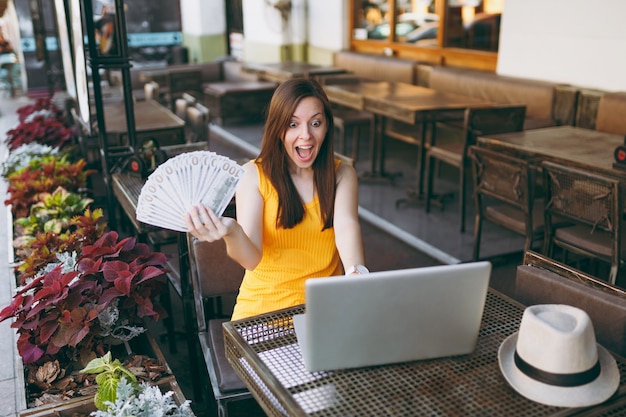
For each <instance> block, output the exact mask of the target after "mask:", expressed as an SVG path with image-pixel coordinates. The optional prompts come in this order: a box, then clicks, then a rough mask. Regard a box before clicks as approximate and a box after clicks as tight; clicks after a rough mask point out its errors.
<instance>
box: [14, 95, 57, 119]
mask: <svg viewBox="0 0 626 417" xmlns="http://www.w3.org/2000/svg"><path fill="white" fill-rule="evenodd" d="M41 111H47V112H49V113H50V114H51V115H52V116H54V117H56V118H58V119H63V111H62V110H61V109H60V108H59V107H58V106H57V105H56V104H54V102H53V101H52V97H41V98H38V99H37V100H35V102H34V103H33V104H27V105H25V106H22V107H20V108H18V109H17V114H18V117H19V120H20V122H23V121H24V120H25V119H26V118H27V117H28V116H30V115H31V114H33V113H39V112H41Z"/></svg>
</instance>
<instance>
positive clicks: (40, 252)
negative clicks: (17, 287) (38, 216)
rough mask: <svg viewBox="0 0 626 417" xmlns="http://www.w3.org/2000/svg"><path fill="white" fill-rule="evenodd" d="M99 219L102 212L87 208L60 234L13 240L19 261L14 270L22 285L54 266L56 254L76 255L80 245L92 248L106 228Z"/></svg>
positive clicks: (29, 236) (37, 235) (49, 233)
mask: <svg viewBox="0 0 626 417" xmlns="http://www.w3.org/2000/svg"><path fill="white" fill-rule="evenodd" d="M102 218H103V212H102V209H95V210H93V211H92V210H90V209H87V210H85V211H84V212H83V213H82V214H81V215H77V216H74V217H73V218H72V219H70V221H69V223H68V227H67V230H64V231H63V232H62V233H54V232H45V233H36V234H35V235H22V236H21V237H19V238H17V239H15V240H14V242H13V246H14V248H15V250H16V255H17V256H18V257H19V258H20V259H22V261H21V262H20V263H19V264H18V265H17V266H16V267H15V272H16V275H18V277H19V281H20V282H21V285H25V284H26V283H27V281H28V280H29V279H32V278H33V277H34V276H35V275H37V274H38V273H41V272H42V270H43V268H44V267H46V265H50V264H51V263H54V262H55V261H56V260H57V258H58V256H59V254H63V253H74V252H79V251H80V249H81V248H82V247H83V246H85V245H93V243H94V242H95V241H96V240H98V239H99V238H100V237H101V236H102V234H103V233H104V230H105V229H106V222H104V221H102ZM43 272H45V271H43Z"/></svg>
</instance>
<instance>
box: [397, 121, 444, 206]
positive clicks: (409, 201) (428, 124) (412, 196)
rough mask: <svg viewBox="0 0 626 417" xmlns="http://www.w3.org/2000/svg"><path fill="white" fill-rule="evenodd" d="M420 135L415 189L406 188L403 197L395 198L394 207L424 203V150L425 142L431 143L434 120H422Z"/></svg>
mask: <svg viewBox="0 0 626 417" xmlns="http://www.w3.org/2000/svg"><path fill="white" fill-rule="evenodd" d="M421 129H422V131H421V137H420V139H421V140H420V144H419V151H418V152H419V156H418V161H417V167H416V169H417V183H416V188H415V189H409V190H407V196H406V197H405V198H401V199H399V200H396V207H399V206H400V205H404V204H406V205H408V206H420V205H422V204H423V203H424V173H425V171H426V167H425V165H426V150H427V148H428V147H427V144H430V143H432V141H433V139H434V135H435V125H434V122H432V121H429V120H424V121H423V122H422V126H421ZM429 130H430V136H429V135H428V131H429Z"/></svg>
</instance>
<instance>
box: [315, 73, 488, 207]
mask: <svg viewBox="0 0 626 417" xmlns="http://www.w3.org/2000/svg"><path fill="white" fill-rule="evenodd" d="M324 90H325V91H326V94H327V95H328V98H329V100H330V101H331V102H333V103H335V104H339V105H342V106H346V107H349V108H353V109H357V110H365V111H369V112H371V113H373V114H374V115H375V116H376V134H375V135H374V143H373V144H370V157H371V164H372V169H371V172H370V173H368V174H367V176H369V177H375V178H376V177H378V178H380V177H382V178H385V177H388V176H389V175H388V173H387V172H386V171H385V140H384V132H385V127H384V123H385V119H386V118H391V119H394V120H398V121H400V122H404V123H406V124H409V125H412V126H415V129H416V133H418V134H419V135H416V136H415V137H420V138H421V140H420V143H419V161H418V163H417V169H418V172H417V173H418V185H417V190H418V199H421V198H422V197H423V194H424V179H423V176H424V175H423V174H424V168H425V167H424V165H425V160H426V155H425V153H426V149H427V147H428V146H429V143H428V142H429V140H430V139H429V132H430V134H431V135H432V133H433V132H434V124H435V123H436V122H441V121H451V120H462V119H463V112H464V111H465V109H467V108H469V107H484V106H490V105H492V104H493V103H490V102H487V101H484V100H482V99H479V98H475V97H468V96H464V95H460V94H454V93H447V92H443V91H438V90H435V89H432V88H427V87H421V86H417V85H413V84H407V83H401V82H389V81H363V80H362V81H356V82H347V83H340V84H328V85H324ZM418 129H419V130H418Z"/></svg>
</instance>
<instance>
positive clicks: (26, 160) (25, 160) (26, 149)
mask: <svg viewBox="0 0 626 417" xmlns="http://www.w3.org/2000/svg"><path fill="white" fill-rule="evenodd" d="M58 153H59V150H58V149H57V148H52V147H50V146H48V145H40V144H39V143H29V144H27V145H23V146H20V147H19V148H17V149H16V150H14V151H13V152H11V153H9V156H8V157H7V159H6V160H5V161H4V162H3V163H2V173H1V174H0V175H2V177H4V178H8V176H9V175H11V174H13V173H14V172H15V171H19V170H20V169H23V168H26V167H27V166H28V165H29V164H30V162H31V161H32V160H34V159H41V158H42V157H45V156H53V155H56V154H58Z"/></svg>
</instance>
